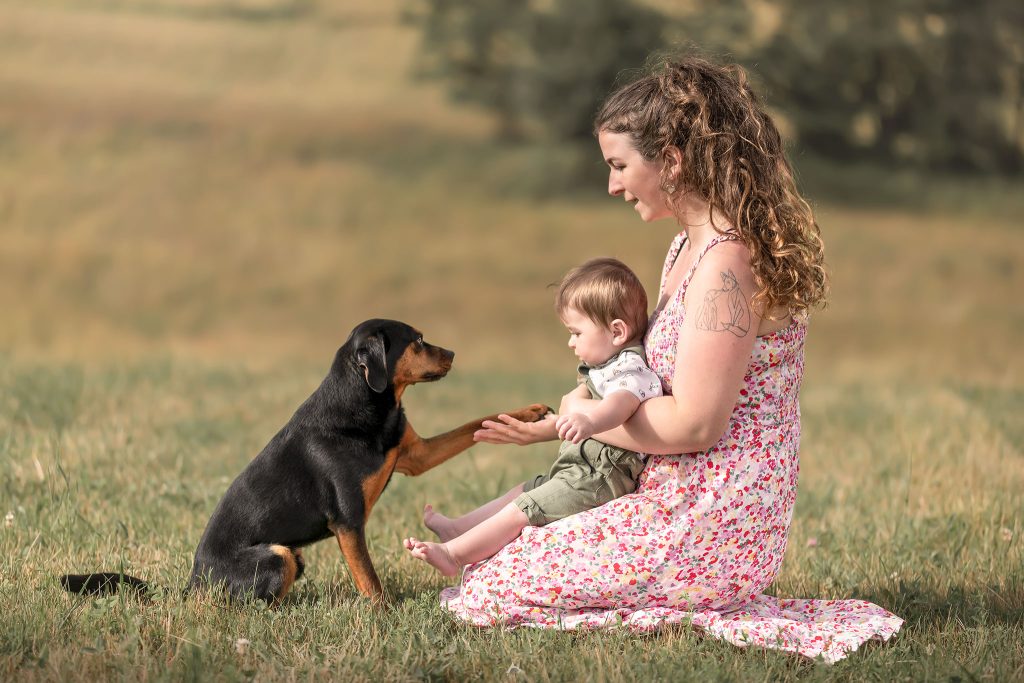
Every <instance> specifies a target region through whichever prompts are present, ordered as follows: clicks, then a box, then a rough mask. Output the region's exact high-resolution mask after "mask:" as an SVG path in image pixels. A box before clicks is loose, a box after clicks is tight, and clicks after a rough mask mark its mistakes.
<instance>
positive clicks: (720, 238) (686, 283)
mask: <svg viewBox="0 0 1024 683" xmlns="http://www.w3.org/2000/svg"><path fill="white" fill-rule="evenodd" d="M738 239H739V235H734V234H732V233H731V232H727V233H725V234H724V235H719V236H718V237H716V238H715V239H713V240H711V241H710V242H708V245H707V246H706V247H704V249H703V250H702V251H701V252H700V254H699V255H698V256H697V260H696V261H694V262H693V265H692V266H690V270H689V271H687V273H686V277H684V278H683V282H682V284H680V285H679V291H680V293H681V295H682V296H686V288H687V287H689V286H690V279H691V278H692V277H693V274H694V273H695V272H697V266H699V265H700V261H701V259H702V258H704V254H706V253H708V252H709V251H711V248H712V247H714V246H715V245H716V244H718V243H719V242H728V241H731V240H738Z"/></svg>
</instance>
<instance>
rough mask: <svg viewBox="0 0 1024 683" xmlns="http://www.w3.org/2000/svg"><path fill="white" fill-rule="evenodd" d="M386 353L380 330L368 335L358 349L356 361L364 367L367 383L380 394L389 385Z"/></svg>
mask: <svg viewBox="0 0 1024 683" xmlns="http://www.w3.org/2000/svg"><path fill="white" fill-rule="evenodd" d="M385 354H386V351H385V349H384V339H383V336H382V335H381V333H379V332H378V333H377V334H375V335H373V336H371V337H367V338H366V341H364V342H363V343H362V344H361V345H360V346H359V348H357V349H356V363H357V364H358V365H359V367H361V368H362V369H363V375H364V376H365V377H366V383H367V384H368V385H369V386H370V388H371V389H373V390H374V391H375V392H376V393H378V394H379V393H381V392H383V391H384V389H386V388H387V386H388V364H387V358H386V356H385Z"/></svg>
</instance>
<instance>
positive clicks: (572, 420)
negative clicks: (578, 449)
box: [555, 413, 594, 443]
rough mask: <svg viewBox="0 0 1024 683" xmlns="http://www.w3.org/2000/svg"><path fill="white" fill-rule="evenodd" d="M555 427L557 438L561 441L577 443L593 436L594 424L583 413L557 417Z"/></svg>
mask: <svg viewBox="0 0 1024 683" xmlns="http://www.w3.org/2000/svg"><path fill="white" fill-rule="evenodd" d="M555 427H556V428H557V429H558V438H559V439H562V440H563V441H572V442H573V443H579V442H580V441H583V440H584V439H588V438H590V437H591V436H593V435H594V423H593V421H591V419H590V418H589V417H587V416H586V415H584V414H583V413H570V414H569V415H559V416H558V420H557V421H556V422H555Z"/></svg>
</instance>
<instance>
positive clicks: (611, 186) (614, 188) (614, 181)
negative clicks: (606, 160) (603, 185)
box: [608, 171, 625, 197]
mask: <svg viewBox="0 0 1024 683" xmlns="http://www.w3.org/2000/svg"><path fill="white" fill-rule="evenodd" d="M624 189H625V188H624V187H623V186H622V181H621V180H619V179H618V178H617V177H616V175H615V171H612V172H611V173H609V174H608V194H610V195H611V196H613V197H617V196H618V195H620V194H622V191H623V190H624Z"/></svg>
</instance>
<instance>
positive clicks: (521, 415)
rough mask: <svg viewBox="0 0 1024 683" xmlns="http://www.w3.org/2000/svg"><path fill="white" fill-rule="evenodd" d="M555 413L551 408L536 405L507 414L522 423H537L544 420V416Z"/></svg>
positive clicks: (540, 404)
mask: <svg viewBox="0 0 1024 683" xmlns="http://www.w3.org/2000/svg"><path fill="white" fill-rule="evenodd" d="M554 412H555V411H553V410H552V409H551V408H549V407H548V406H546V405H544V404H543V403H534V404H533V405H531V406H527V407H525V408H520V409H519V410H513V411H512V412H510V413H506V414H507V415H510V416H511V417H514V418H515V419H517V420H519V421H521V422H537V421H539V420H543V419H544V416H545V415H547V414H548V413H554Z"/></svg>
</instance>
